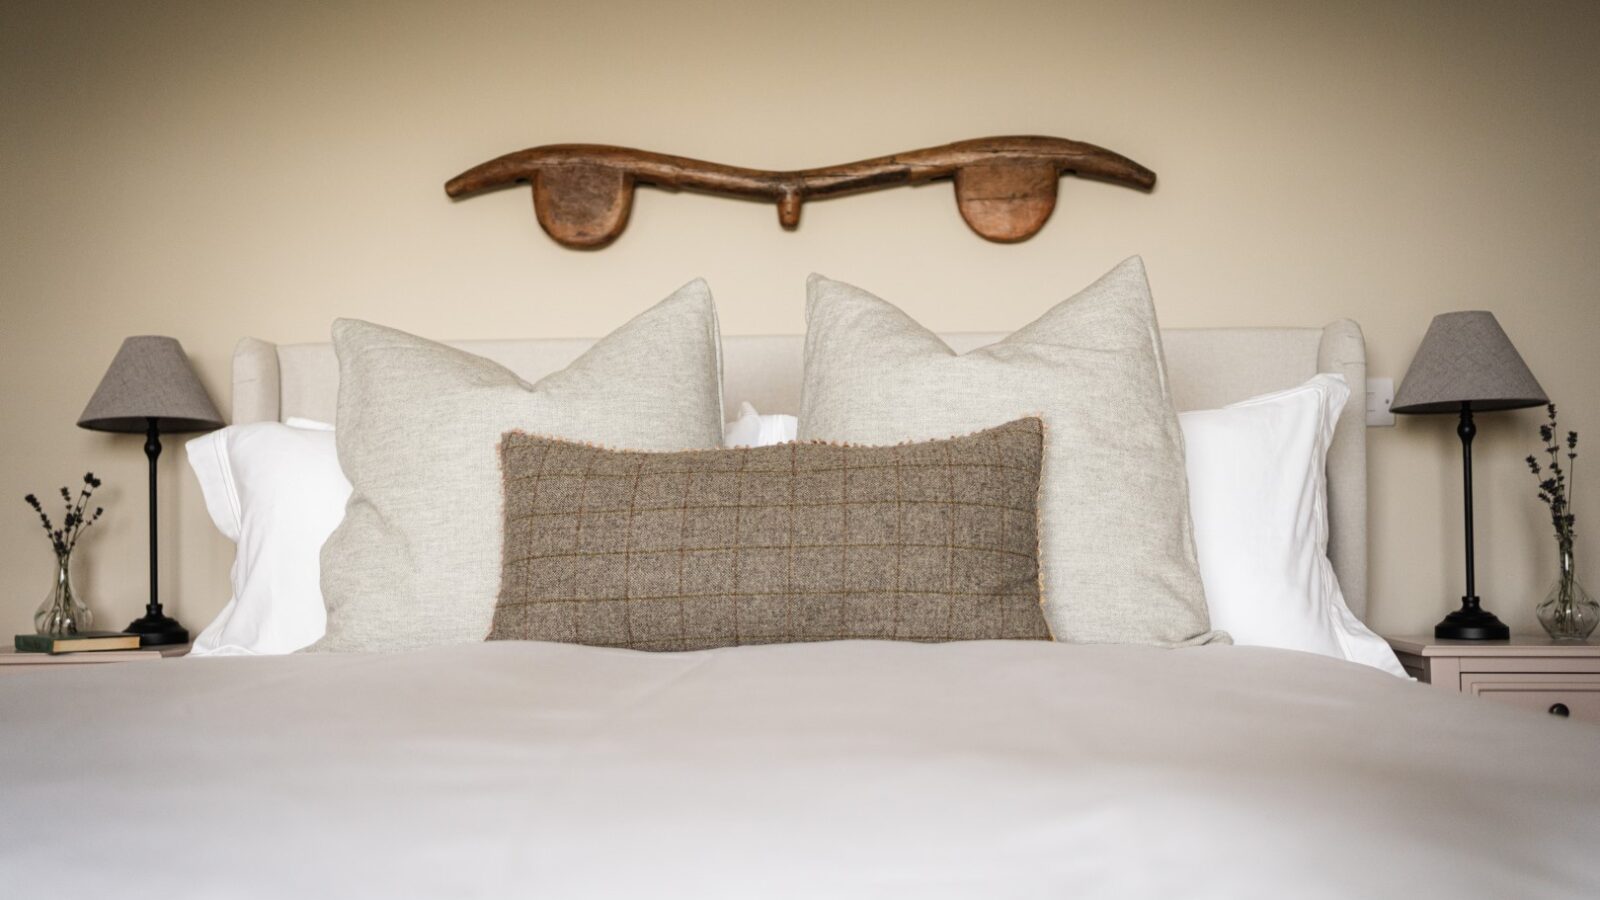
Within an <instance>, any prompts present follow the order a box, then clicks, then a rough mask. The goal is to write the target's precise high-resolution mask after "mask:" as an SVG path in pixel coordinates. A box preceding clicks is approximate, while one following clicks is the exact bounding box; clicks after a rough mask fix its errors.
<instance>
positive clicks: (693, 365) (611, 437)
mask: <svg viewBox="0 0 1600 900" xmlns="http://www.w3.org/2000/svg"><path fill="white" fill-rule="evenodd" d="M720 340H721V339H720V336H719V334H718V331H717V316H716V309H715V307H714V306H713V305H712V302H711V292H710V291H709V290H708V289H707V287H706V285H705V283H704V282H702V281H695V282H693V283H691V284H688V285H686V286H684V287H683V288H681V289H679V290H678V291H677V292H676V293H674V294H673V295H672V296H670V297H668V298H667V299H665V300H663V301H661V302H660V303H658V304H657V305H656V306H654V307H652V308H651V309H649V310H647V311H646V312H644V313H643V314H642V315H640V316H639V317H638V318H636V319H634V320H633V321H631V322H629V323H627V324H626V325H624V326H622V327H621V328H619V329H617V330H616V331H614V332H612V333H611V334H610V335H609V336H607V337H605V338H603V339H601V340H600V341H599V342H597V343H596V344H595V345H594V346H593V347H592V348H590V349H589V351H588V352H586V353H585V354H584V355H583V356H581V357H579V358H578V359H577V360H576V361H574V362H573V363H572V365H570V366H568V367H567V368H566V369H564V370H562V371H560V372H557V373H555V374H553V375H550V376H548V377H546V378H544V379H542V380H540V381H539V382H538V383H537V384H531V385H530V384H528V383H526V382H524V381H522V380H521V379H519V378H518V377H517V376H516V375H514V374H512V373H511V372H510V371H509V370H507V369H505V368H502V367H501V366H499V365H496V364H495V363H493V362H490V361H489V360H486V359H483V358H481V357H477V356H473V355H471V354H468V353H463V352H461V351H459V350H455V349H452V348H450V347H446V346H444V345H443V344H437V343H434V342H432V341H427V340H423V339H422V338H419V337H414V336H412V335H409V334H406V333H404V332H401V331H395V330H394V329H391V328H384V327H382V326H379V325H372V324H369V323H367V322H358V321H354V320H350V319H340V320H338V321H337V322H335V323H334V326H333V343H334V348H335V349H336V350H337V352H338V355H339V429H338V432H337V435H338V447H339V463H340V465H341V466H342V467H343V468H344V472H345V475H346V477H348V478H349V479H350V483H351V486H352V488H353V493H352V494H351V497H350V502H349V505H348V507H347V510H346V513H345V518H344V522H343V523H342V524H340V526H339V528H338V530H336V531H335V532H334V533H333V535H332V536H331V537H330V538H329V539H328V542H327V543H326V544H324V545H323V548H322V593H323V598H324V600H325V601H326V603H327V607H328V631H327V635H326V636H325V637H324V638H323V639H322V640H321V641H320V642H318V643H317V644H316V645H314V646H313V648H312V649H314V650H400V649H407V648H413V647H426V646H432V645H436V644H452V643H464V642H470V641H481V640H483V638H484V635H486V634H487V633H488V631H489V623H490V619H491V618H492V617H493V615H494V601H495V593H496V591H497V589H498V588H499V584H500V550H501V547H500V541H501V491H500V463H499V456H498V452H497V447H498V446H499V443H500V436H501V435H502V434H504V433H505V432H506V431H509V430H512V429H518V428H522V429H528V430H537V431H539V432H540V433H543V434H549V435H555V436H559V437H565V438H570V439H574V440H582V441H595V442H600V443H607V444H617V445H623V446H629V447H638V448H641V449H648V450H683V449H689V448H697V447H716V446H719V445H720V443H721V441H722V374H721V356H720V354H721V343H720Z"/></svg>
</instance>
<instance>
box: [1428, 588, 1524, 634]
mask: <svg viewBox="0 0 1600 900" xmlns="http://www.w3.org/2000/svg"><path fill="white" fill-rule="evenodd" d="M1433 636H1434V637H1436V638H1440V639H1443V640H1450V641H1504V640H1509V639H1510V637H1511V629H1510V628H1507V627H1506V624H1505V623H1504V622H1502V621H1500V620H1499V619H1498V618H1496V617H1495V614H1494V613H1492V612H1489V611H1488V610H1486V609H1484V608H1483V607H1481V606H1479V605H1478V598H1477V597H1462V598H1461V608H1460V609H1458V610H1456V611H1455V612H1453V613H1451V614H1450V615H1448V616H1445V617H1444V621H1443V622H1440V623H1439V624H1437V625H1435V626H1433Z"/></svg>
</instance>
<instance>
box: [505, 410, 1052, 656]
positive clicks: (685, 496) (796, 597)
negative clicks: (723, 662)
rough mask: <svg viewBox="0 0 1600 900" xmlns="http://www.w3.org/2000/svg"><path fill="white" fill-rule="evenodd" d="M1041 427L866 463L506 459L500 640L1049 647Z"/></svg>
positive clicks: (585, 449) (745, 453)
mask: <svg viewBox="0 0 1600 900" xmlns="http://www.w3.org/2000/svg"><path fill="white" fill-rule="evenodd" d="M1043 444H1044V429H1043V426H1042V425H1041V424H1040V422H1039V420H1038V419H1022V420H1019V421H1016V422H1011V423H1009V424H1006V425H1002V426H1001V427H999V428H992V429H989V430H987V431H983V432H979V433H977V434H972V435H967V436H964V437H957V438H951V439H949V440H943V441H930V442H925V443H918V444H901V445H899V446H894V447H854V446H841V445H834V444H798V443H788V444H783V445H777V446H769V447H761V448H739V449H727V450H712V451H689V452H684V453H638V452H631V451H617V450H605V449H601V448H598V447H592V446H587V445H584V444H574V443H571V442H568V441H558V440H552V439H550V438H545V437H535V436H532V435H528V434H523V433H520V432H513V433H510V434H507V435H506V436H505V440H504V442H503V443H502V444H501V454H502V458H503V465H504V481H505V492H506V507H505V558H506V561H505V566H504V569H503V573H502V581H501V591H500V601H499V604H498V606H497V607H496V608H495V614H494V627H493V629H492V630H491V631H490V633H489V638H490V639H491V640H497V639H507V640H540V641H561V642H567V643H578V644H591V645H597V646H603V647H628V648H631V649H635V650H700V649H706V648H711V647H730V646H735V645H741V644H772V643H793V642H800V641H827V640H847V639H868V638H873V639H885V640H906V641H952V640H1049V638H1050V630H1049V627H1048V625H1047V624H1046V623H1045V619H1044V615H1043V613H1042V611H1041V610H1040V608H1039V580H1038V564H1037V559H1036V556H1037V548H1038V538H1037V532H1036V513H1035V509H1034V504H1035V502H1036V500H1035V498H1036V495H1037V493H1038V487H1039V464H1040V459H1041V456H1042V454H1043Z"/></svg>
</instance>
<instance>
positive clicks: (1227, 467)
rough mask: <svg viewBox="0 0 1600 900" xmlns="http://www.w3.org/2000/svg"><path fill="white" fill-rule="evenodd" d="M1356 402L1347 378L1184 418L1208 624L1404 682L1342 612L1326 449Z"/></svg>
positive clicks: (1394, 664)
mask: <svg viewBox="0 0 1600 900" xmlns="http://www.w3.org/2000/svg"><path fill="white" fill-rule="evenodd" d="M1349 397H1350V389H1349V388H1348V387H1346V386H1345V383H1344V378H1343V376H1340V375H1317V376H1316V377H1314V378H1312V379H1311V380H1310V381H1308V382H1306V383H1305V384H1303V385H1301V386H1299V387H1297V388H1291V389H1290V390H1287V391H1279V392H1277V393H1273V394H1264V395H1262V396H1260V397H1252V398H1250V399H1249V400H1244V401H1241V402H1239V403H1235V404H1233V405H1231V406H1226V407H1223V408H1222V409H1211V410H1200V411H1196V412H1186V413H1181V414H1180V415H1179V416H1178V421H1179V423H1180V424H1181V425H1182V427H1183V439H1184V442H1185V444H1186V445H1187V449H1186V451H1185V462H1186V464H1187V468H1188V471H1189V506H1190V510H1191V512H1192V515H1193V516H1194V525H1195V528H1194V534H1195V547H1196V549H1197V550H1198V551H1199V554H1200V578H1201V580H1202V581H1203V582H1204V584H1205V591H1206V604H1207V606H1208V608H1209V609H1210V612H1211V627H1213V628H1219V629H1222V630H1223V631H1226V632H1228V633H1229V634H1231V635H1232V636H1233V641H1234V643H1236V644H1254V645H1257V646H1264V647H1282V648H1286V649H1291V650H1305V651H1308V652H1311V653H1321V654H1323V655H1325V656H1332V657H1336V658H1339V659H1346V660H1350V661H1351V662H1358V663H1364V664H1366V665H1369V666H1373V667H1375V668H1379V669H1382V670H1384V671H1385V672H1391V673H1393V674H1395V675H1399V676H1401V677H1405V670H1404V669H1402V668H1401V667H1400V662H1399V660H1397V659H1396V658H1395V655H1394V652H1393V651H1392V650H1390V649H1389V645H1388V644H1387V643H1385V642H1384V640H1383V639H1382V638H1380V637H1378V636H1377V635H1376V634H1374V633H1373V632H1372V630H1371V629H1369V628H1367V626H1365V625H1363V624H1362V623H1361V621H1360V620H1359V619H1357V618H1356V617H1355V615H1354V614H1353V613H1351V612H1350V608H1349V607H1348V606H1346V605H1345V602H1344V595H1343V594H1342V593H1340V591H1339V582H1338V579H1337V578H1336V577H1335V576H1334V572H1333V564H1332V563H1331V562H1329V561H1328V497H1327V493H1328V488H1327V477H1326V473H1325V468H1324V467H1325V465H1326V462H1327V457H1328V444H1329V442H1330V441H1332V440H1333V429H1334V426H1335V425H1336V424H1337V423H1338V421H1339V413H1340V411H1341V410H1343V409H1344V404H1345V401H1346V400H1348V399H1349Z"/></svg>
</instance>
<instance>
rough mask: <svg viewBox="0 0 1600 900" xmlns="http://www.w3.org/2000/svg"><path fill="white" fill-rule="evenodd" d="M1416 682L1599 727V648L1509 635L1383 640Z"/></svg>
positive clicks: (1597, 646) (1588, 644) (1595, 645)
mask: <svg viewBox="0 0 1600 900" xmlns="http://www.w3.org/2000/svg"><path fill="white" fill-rule="evenodd" d="M1385 640H1387V641H1388V642H1389V646H1390V647H1392V648H1394V652H1395V655H1396V656H1399V657H1400V664H1401V665H1402V666H1405V669H1406V672H1407V673H1408V674H1410V675H1411V676H1412V677H1414V678H1416V679H1417V680H1418V681H1422V682H1425V683H1427V684H1431V685H1433V686H1434V687H1437V688H1440V689H1442V690H1446V691H1450V692H1452V693H1458V694H1471V695H1473V696H1475V697H1484V698H1487V699H1490V700H1496V701H1499V702H1502V703H1510V704H1513V705H1515V706H1521V707H1524V708H1526V709H1533V710H1538V711H1539V712H1545V713H1549V714H1550V715H1553V716H1568V717H1571V718H1574V719H1582V720H1584V721H1588V722H1596V723H1600V644H1590V643H1573V642H1571V641H1552V640H1550V639H1549V638H1547V637H1542V636H1540V637H1534V636H1532V635H1512V637H1511V640H1509V641H1445V640H1439V639H1437V638H1431V637H1391V638H1385Z"/></svg>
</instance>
